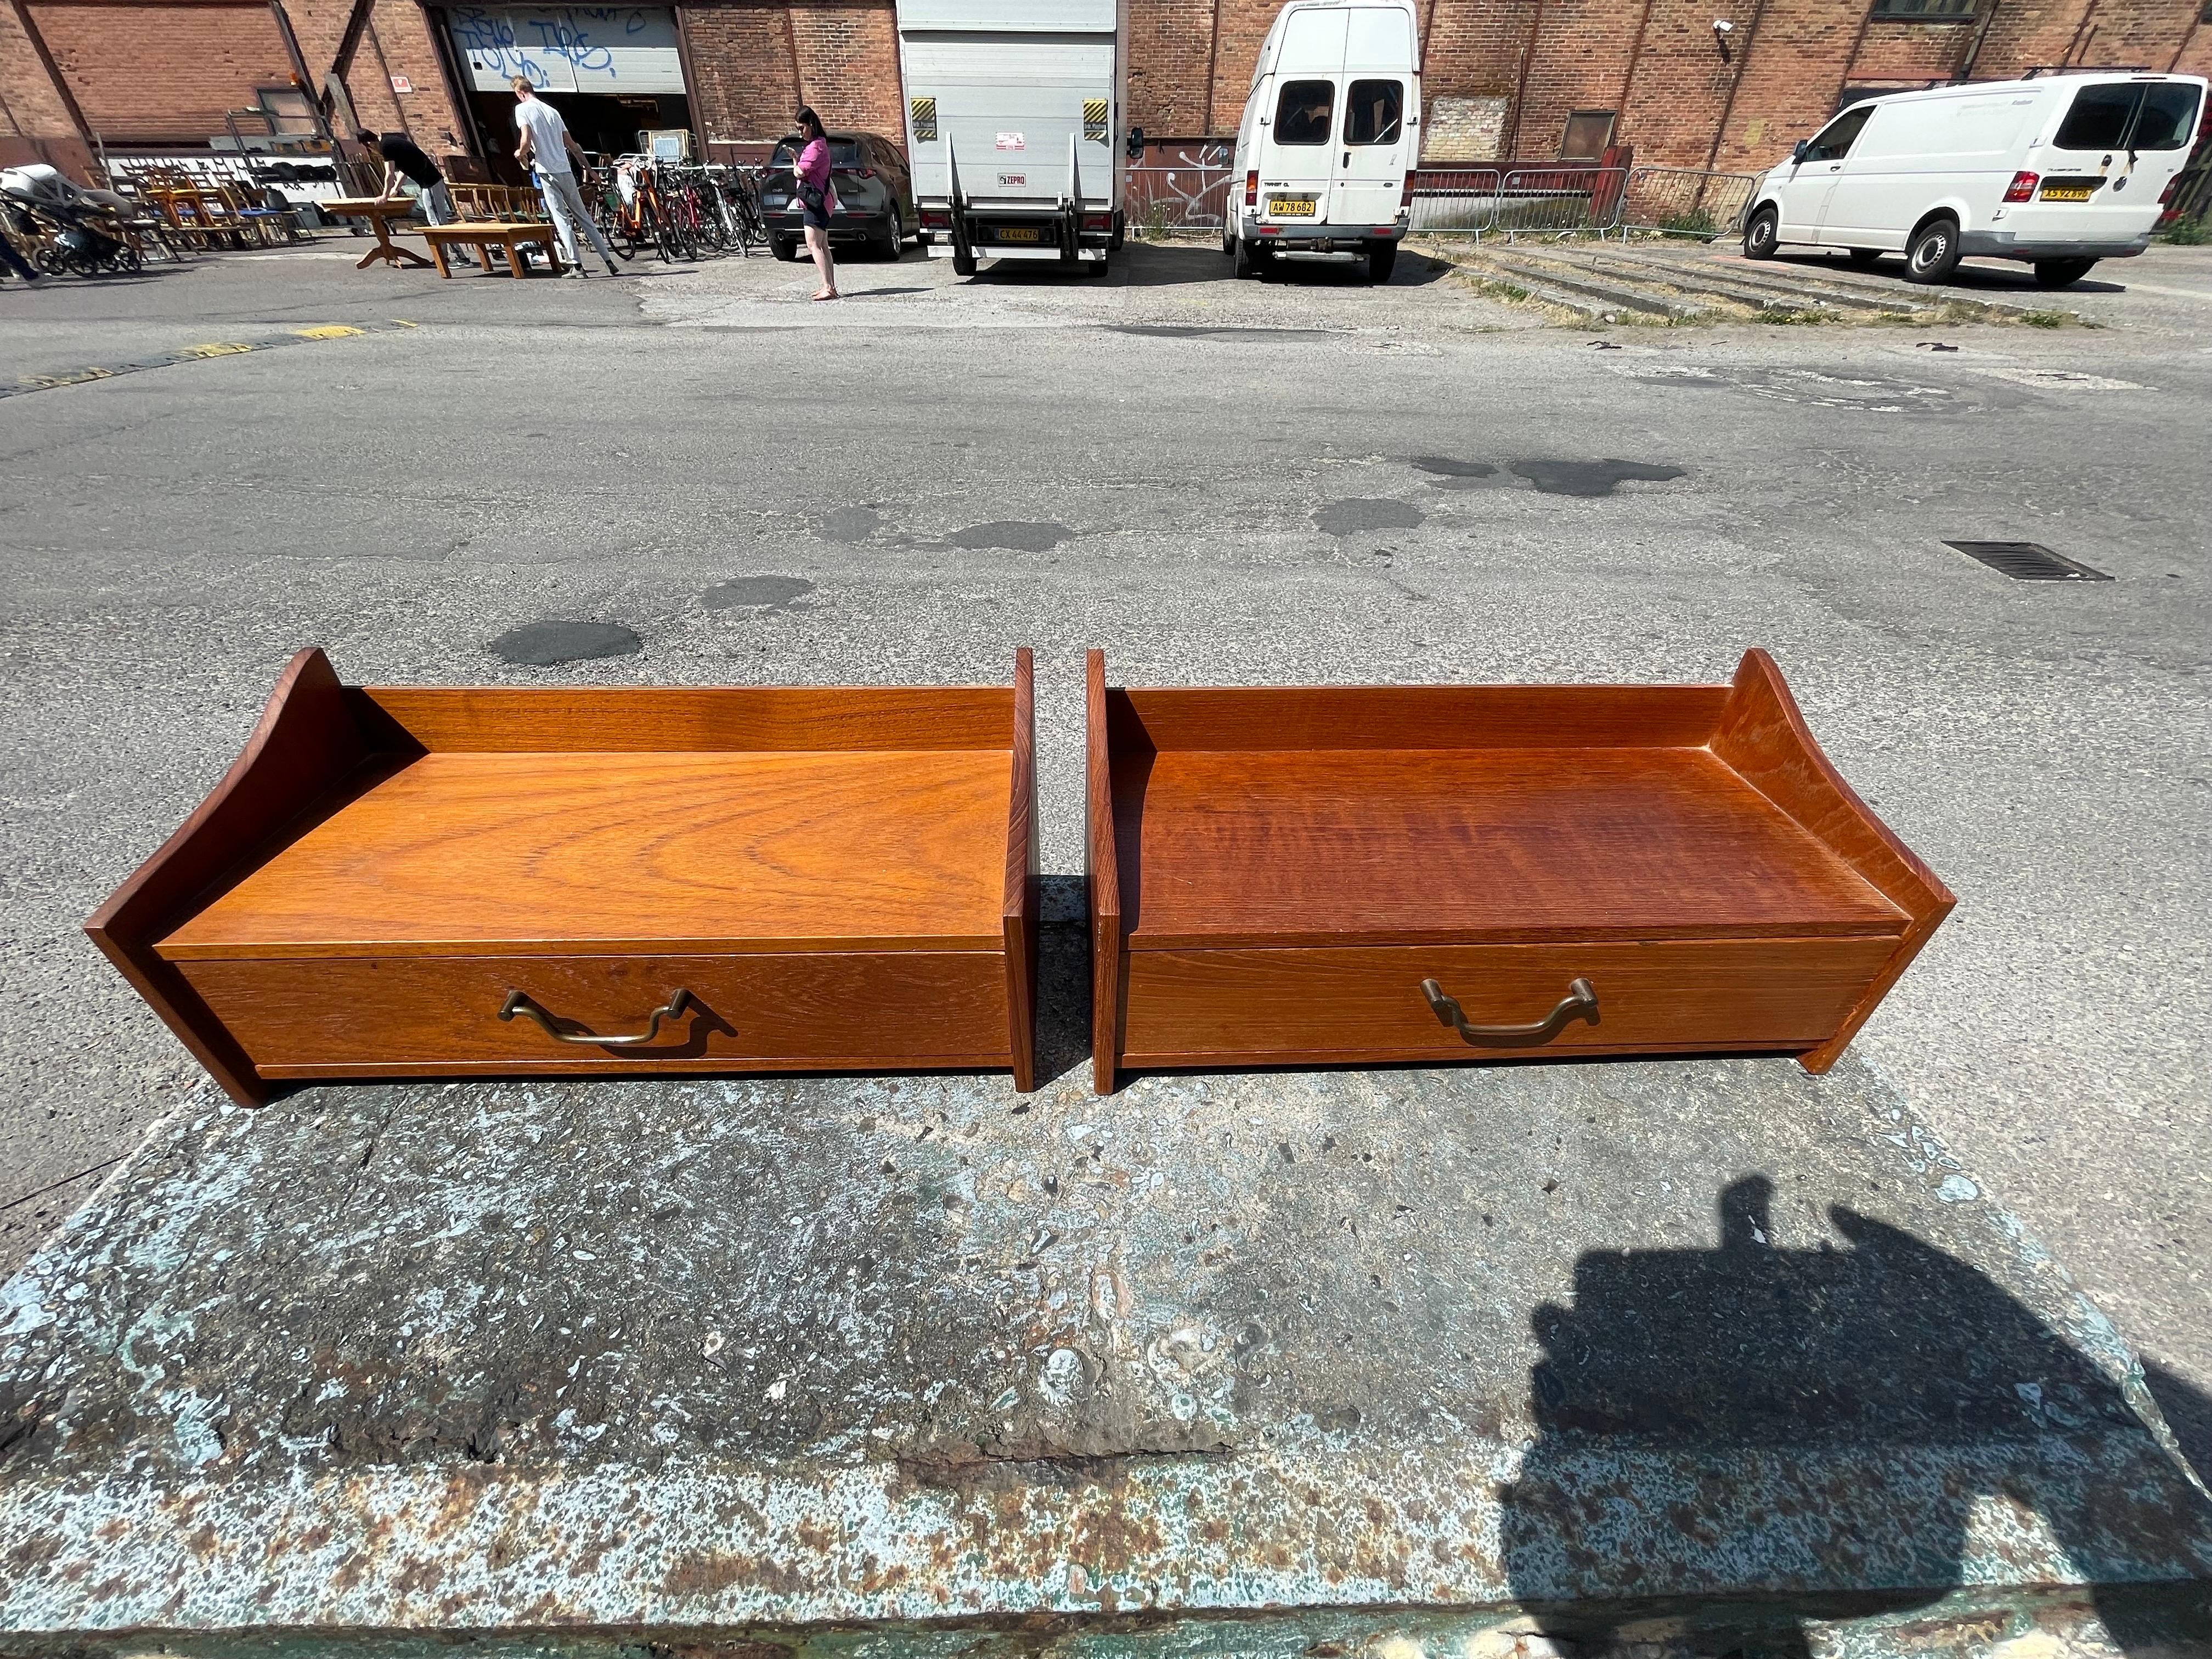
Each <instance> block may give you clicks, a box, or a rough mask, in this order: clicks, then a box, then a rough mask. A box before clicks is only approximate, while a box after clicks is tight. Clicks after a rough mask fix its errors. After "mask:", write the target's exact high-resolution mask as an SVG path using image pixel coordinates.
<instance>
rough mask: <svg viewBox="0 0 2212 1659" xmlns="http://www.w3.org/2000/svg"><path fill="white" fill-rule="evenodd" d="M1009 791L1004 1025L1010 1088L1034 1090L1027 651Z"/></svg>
mask: <svg viewBox="0 0 2212 1659" xmlns="http://www.w3.org/2000/svg"><path fill="white" fill-rule="evenodd" d="M1013 746H1014V769H1013V787H1012V793H1011V797H1010V799H1009V801H1008V804H1007V809H1006V904H1005V911H1004V917H1005V923H1006V1022H1007V1024H1008V1027H1009V1028H1010V1030H1009V1040H1010V1042H1011V1044H1012V1055H1013V1069H1014V1087H1015V1088H1017V1089H1018V1090H1019V1091H1021V1092H1022V1093H1024V1094H1027V1093H1029V1092H1030V1091H1031V1090H1032V1089H1034V1088H1036V989H1037V872H1038V864H1037V817H1036V667H1035V664H1034V661H1033V659H1032V658H1031V656H1030V648H1029V647H1027V646H1023V647H1020V648H1019V649H1018V650H1017V651H1016V652H1015V653H1014V730H1013Z"/></svg>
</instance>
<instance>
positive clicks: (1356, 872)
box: [1115, 748, 1904, 951]
mask: <svg viewBox="0 0 2212 1659" xmlns="http://www.w3.org/2000/svg"><path fill="white" fill-rule="evenodd" d="M1118 783H1119V787H1117V789H1116V799H1115V816H1116V818H1117V821H1118V823H1120V826H1121V830H1120V835H1119V846H1120V850H1121V861H1122V883H1121V889H1122V902H1123V905H1124V907H1125V912H1124V916H1123V921H1124V923H1125V926H1126V928H1127V940H1128V945H1129V948H1130V950H1131V951H1146V950H1154V949H1179V948H1184V947H1190V946H1200V945H1232V944H1253V945H1264V944H1280V945H1335V944H1378V945H1379V944H1390V943H1404V944H1410V943H1414V942H1417V941H1424V940H1426V941H1443V940H1449V939H1466V940H1479V939H1499V940H1503V939H1601V938H1628V939H1650V938H1660V937H1668V938H1679V937H1698V936H1702V937H1746V936H1759V935H1765V936H1778V935H1792V934H1801V933H1839V934H1851V933H1874V932H1881V933H1892V934H1893V933H1896V932H1897V931H1898V930H1899V928H1900V927H1901V926H1902V924H1903V920H1904V919H1903V917H1902V915H1900V913H1899V910H1898V908H1897V907H1896V906H1894V905H1893V904H1892V903H1891V902H1889V901H1888V900H1887V899H1886V898H1884V897H1883V896H1881V893H1879V892H1878V891H1876V890H1875V889H1874V888H1873V887H1872V886H1871V885H1869V884H1868V883H1867V882H1866V881H1865V880H1864V879H1863V878H1861V877H1860V876H1859V875H1858V874H1857V872H1855V871H1853V870H1852V869H1851V868H1850V866H1848V865H1846V864H1845V863H1844V862H1843V861H1842V860H1839V859H1838V858H1837V857H1836V856H1835V855H1834V854H1832V853H1830V852H1829V851H1828V850H1827V849H1826V848H1825V847H1823V846H1822V845H1821V843H1820V842H1819V841H1817V840H1816V839H1814V836H1812V835H1810V834H1808V832H1807V831H1806V830H1805V829H1803V828H1802V827H1800V826H1799V825H1798V824H1797V823H1794V822H1793V821H1792V820H1791V819H1790V818H1789V817H1787V816H1786V815H1784V813H1783V812H1781V811H1778V810H1777V809H1776V807H1775V806H1774V805H1773V804H1772V803H1771V802H1770V801H1769V800H1767V799H1765V797H1764V796H1762V795H1760V794H1759V793H1757V792H1755V791H1753V790H1752V789H1750V788H1748V787H1746V786H1745V785H1744V784H1743V782H1742V781H1741V780H1740V779H1738V778H1737V777H1736V776H1735V774H1734V773H1732V772H1730V771H1729V769H1728V768H1726V767H1725V766H1723V765H1722V764H1720V763H1718V762H1717V760H1715V759H1714V757H1712V756H1711V755H1710V754H1708V753H1706V752H1705V750H1702V749H1622V748H1595V749H1580V750H1562V749H1528V748H1503V749H1479V750H1459V751H1447V750H1321V751H1311V752H1303V753H1302V752H1296V751H1291V752H1283V751H1277V750H1251V749H1245V750H1226V751H1194V750H1164V751H1162V752H1160V753H1158V754H1156V755H1153V756H1151V757H1149V760H1148V763H1147V761H1146V758H1145V757H1139V758H1138V759H1137V760H1135V761H1133V762H1130V763H1125V764H1124V766H1123V768H1122V769H1121V774H1120V776H1119V779H1118ZM1131 866H1134V869H1133V871H1132V868H1131Z"/></svg>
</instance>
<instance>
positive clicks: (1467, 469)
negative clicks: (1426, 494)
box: [1413, 455, 1498, 478]
mask: <svg viewBox="0 0 2212 1659" xmlns="http://www.w3.org/2000/svg"><path fill="white" fill-rule="evenodd" d="M1413 465H1414V467H1415V469H1416V470H1418V471H1422V472H1432V473H1434V474H1435V475H1436V476H1437V477H1439V478H1492V477H1497V476H1498V469H1497V468H1496V467H1494V466H1492V465H1491V464H1490V463H1489V462H1488V461H1455V460H1454V459H1451V457H1450V456H1449V455H1416V456H1415V457H1414V458H1413Z"/></svg>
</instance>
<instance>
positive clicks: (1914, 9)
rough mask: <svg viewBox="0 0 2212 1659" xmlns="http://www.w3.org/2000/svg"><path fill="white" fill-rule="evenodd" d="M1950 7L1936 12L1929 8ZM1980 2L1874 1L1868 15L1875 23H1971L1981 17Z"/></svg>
mask: <svg viewBox="0 0 2212 1659" xmlns="http://www.w3.org/2000/svg"><path fill="white" fill-rule="evenodd" d="M1936 6H1944V7H1952V6H1955V7H1956V8H1957V9H1955V10H1943V11H1936V10H1931V9H1929V8H1931V7H1936ZM1981 9H1982V0H1874V8H1873V10H1872V11H1871V12H1870V13H1869V15H1870V16H1871V18H1872V19H1873V21H1875V22H1877V23H1972V22H1974V21H1978V19H1979V17H1980V15H1981Z"/></svg>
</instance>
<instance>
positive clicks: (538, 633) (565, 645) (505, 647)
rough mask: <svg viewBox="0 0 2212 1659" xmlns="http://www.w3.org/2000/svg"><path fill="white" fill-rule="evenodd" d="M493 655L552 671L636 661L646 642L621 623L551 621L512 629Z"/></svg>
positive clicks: (500, 639) (496, 644)
mask: <svg viewBox="0 0 2212 1659" xmlns="http://www.w3.org/2000/svg"><path fill="white" fill-rule="evenodd" d="M490 648H491V653H492V654H493V655H494V656H495V657H498V658H500V659H501V660H502V661H506V662H511V663H513V664H515V665H517V666H519V667H524V668H551V667H553V666H555V665H556V664H560V663H564V662H590V661H592V659H595V658H599V657H634V656H635V655H636V654H637V653H639V652H640V651H642V650H643V649H645V641H643V640H641V639H640V638H639V637H638V636H637V635H635V633H633V632H631V631H630V630H629V629H627V628H624V627H623V625H622V624H621V623H602V622H568V621H562V620H558V619H550V618H549V619H548V620H547V621H544V622H535V623H526V624H525V625H524V626H522V627H520V628H513V629H508V630H507V632H506V633H504V634H502V635H500V636H499V637H498V638H497V639H495V640H494V641H492V642H491V647H490Z"/></svg>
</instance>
